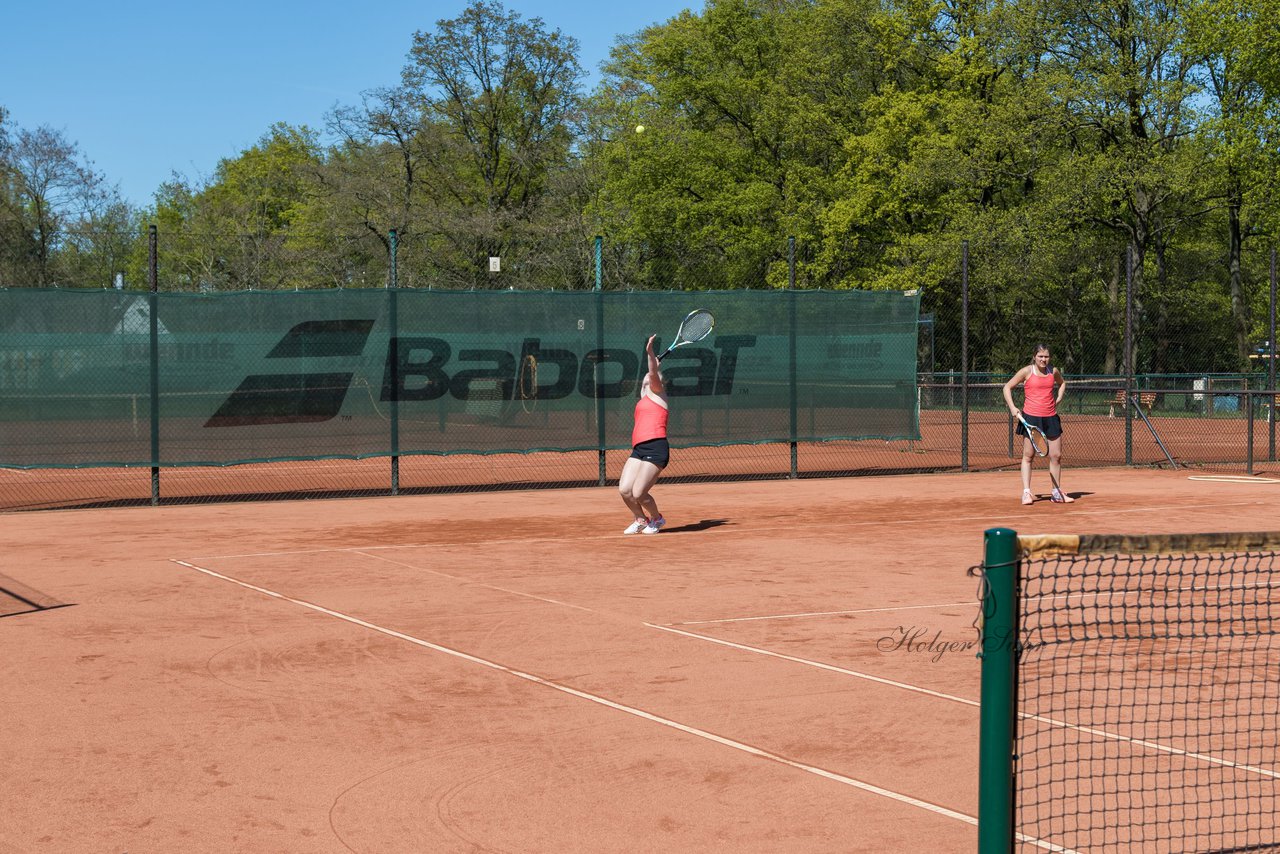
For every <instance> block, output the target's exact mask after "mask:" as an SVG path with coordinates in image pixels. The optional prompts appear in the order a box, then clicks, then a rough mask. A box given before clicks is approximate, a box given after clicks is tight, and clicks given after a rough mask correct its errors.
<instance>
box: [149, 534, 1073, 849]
mask: <svg viewBox="0 0 1280 854" xmlns="http://www.w3.org/2000/svg"><path fill="white" fill-rule="evenodd" d="M171 560H172V561H173V562H174V563H176V564H178V565H179V566H185V567H187V568H188V569H193V570H195V571H196V572H201V573H204V574H205V575H208V576H211V577H213V578H218V579H221V580H223V581H229V582H231V583H232V584H237V585H239V586H240V587H243V588H245V589H246V590H252V591H254V592H255V593H261V594H263V595H264V596H270V597H271V598H273V599H279V600H281V601H284V602H289V603H290V604H293V605H298V606H299V607H302V608H307V609H309V610H311V611H316V612H317V613H320V614H325V615H326V616H330V617H334V618H336V619H339V620H343V621H344V622H347V623H351V624H352V625H356V626H360V627H361V628H365V629H369V630H370V631H374V632H378V633H380V634H384V635H387V636H388V637H393V638H396V639H398V640H402V641H406V642H407V643H411V644H415V645H417V646H421V647H424V648H426V649H430V650H433V651H435V652H439V653H443V654H445V655H450V656H453V657H454V658H460V659H462V660H463V661H468V662H470V663H472V664H478V665H480V666H481V667H487V668H489V669H490V670H496V671H498V672H500V673H505V674H507V675H508V676H514V677H516V678H517V679H523V680H525V681H526V682H532V683H534V684H535V685H541V686H543V687H544V688H550V689H552V690H554V691H560V692H561V693H564V694H568V695H570V696H572V697H577V698H578V699H580V700H586V701H588V702H591V703H596V704H598V705H601V706H604V707H606V708H609V709H613V710H614V711H618V712H623V713H625V714H628V715H634V716H635V717H638V718H641V719H643V720H646V721H650V722H651V723H656V724H660V725H661V726H665V727H669V728H671V729H674V730H678V731H679V732H683V733H686V734H687V735H692V736H696V737H698V738H702V739H706V740H707V741H711V742H714V743H716V744H719V745H722V746H724V747H730V748H733V749H734V750H740V751H742V752H743V753H748V754H751V755H752V756H758V757H760V758H761V759H767V760H769V761H770V762H776V763H778V764H780V765H785V766H787V767H788V768H795V769H796V770H799V771H804V772H806V773H809V774H814V775H816V776H818V777H823V778H825V779H827V780H832V781H834V782H837V783H842V784H844V785H846V786H851V787H853V788H855V789H859V790H861V791H863V792H868V793H870V794H873V795H878V796H879V797H882V798H888V799H890V800H894V801H897V802H898V803H902V804H907V805H908V806H913V807H918V808H919V809H923V810H927V811H929V812H932V813H934V814H936V815H940V816H944V817H946V818H950V819H955V820H956V821H962V822H964V823H966V824H970V825H974V826H977V824H978V820H977V819H976V818H974V817H973V816H971V815H966V814H965V813H962V812H957V811H955V810H952V809H948V808H946V807H944V806H940V805H938V804H932V803H929V802H928V801H922V800H920V799H918V798H913V797H911V796H910V795H904V794H902V793H900V792H893V791H890V790H888V789H883V788H881V787H879V786H876V785H873V784H871V783H867V782H864V781H862V780H856V779H854V778H853V777H846V776H845V775H843V774H837V773H835V772H834V771H828V770H826V769H824V768H819V767H817V766H815V765H807V764H805V763H803V762H797V761H796V760H794V759H788V758H787V757H785V756H780V755H778V754H776V753H771V752H770V751H767V750H764V749H762V748H759V747H754V746H752V745H750V744H746V743H745V742H741V741H735V740H734V739H731V738H726V737H724V736H722V735H716V734H715V733H713V732H708V731H707V730H703V729H698V728H697V727H693V726H689V725H688V724H682V723H680V722H679V721H674V720H671V719H670V718H664V717H662V716H660V715H655V714H653V713H652V712H646V711H644V710H643V709H638V708H636V707H634V706H628V705H624V704H622V703H617V702H614V701H613V700H609V699H606V698H604V697H601V696H598V695H596V694H589V693H587V692H586V691H580V690H578V689H577V688H570V687H569V686H568V685H562V684H560V683H559V682H553V681H551V680H550V679H544V678H542V677H541V676H535V675H533V674H531V673H525V672H524V671H521V670H516V669H514V668H511V667H507V666H506V665H504V664H498V663H497V662H495V661H489V660H488V659H484V658H479V657H477V656H474V655H471V654H469V653H465V652H461V651H459V650H456V649H450V648H449V647H446V646H441V645H439V644H436V643H432V642H431V641H427V640H423V639H422V638H416V637H414V636H412V635H407V634H405V633H403V632H398V631H396V630H395V629H388V628H385V627H383V626H379V625H375V624H374V623H370V622H368V621H366V620H362V619H360V618H359V617H353V616H350V615H348V614H343V613H341V612H339V611H334V610H332V609H329V608H325V607H324V606H322V605H316V604H315V603H312V602H307V601H305V600H302V599H295V598H293V597H292V596H286V595H284V594H283V593H277V592H275V591H274V590H268V589H267V588H265V587H259V586H257V585H255V584H250V583H249V582H247V581H241V580H240V579H238V578H232V577H231V576H229V575H223V574H222V573H220V572H215V571H214V570H212V569H206V568H205V567H202V566H197V565H196V564H194V563H189V562H187V561H185V560H178V559H176V558H171ZM1031 841H1038V840H1031ZM1040 844H1041V845H1042V846H1043V847H1048V848H1049V850H1054V851H1063V850H1065V849H1061V848H1056V847H1050V846H1048V845H1047V844H1045V843H1040Z"/></svg>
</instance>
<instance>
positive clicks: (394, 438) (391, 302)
mask: <svg viewBox="0 0 1280 854" xmlns="http://www.w3.org/2000/svg"><path fill="white" fill-rule="evenodd" d="M388 237H389V238H390V241H391V276H390V278H389V279H388V280H387V289H388V291H389V293H388V294H387V299H388V305H387V320H388V323H389V325H390V326H391V389H392V391H391V494H392V495H399V494H400V376H399V374H400V353H399V350H400V346H399V343H398V342H399V338H400V318H399V315H398V308H399V306H398V303H399V291H400V277H399V273H398V272H397V270H396V255H397V253H398V251H399V245H398V242H397V240H396V230H395V229H394V228H393V229H391V232H390V234H389V235H388Z"/></svg>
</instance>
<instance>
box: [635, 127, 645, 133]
mask: <svg viewBox="0 0 1280 854" xmlns="http://www.w3.org/2000/svg"><path fill="white" fill-rule="evenodd" d="M636 133H644V125H636Z"/></svg>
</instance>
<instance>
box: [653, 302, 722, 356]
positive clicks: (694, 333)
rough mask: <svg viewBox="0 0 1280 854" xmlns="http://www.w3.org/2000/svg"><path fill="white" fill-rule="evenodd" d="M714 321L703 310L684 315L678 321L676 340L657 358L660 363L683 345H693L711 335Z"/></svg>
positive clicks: (699, 309)
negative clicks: (682, 318)
mask: <svg viewBox="0 0 1280 854" xmlns="http://www.w3.org/2000/svg"><path fill="white" fill-rule="evenodd" d="M715 325H716V319H715V318H714V317H712V316H711V312H709V311H707V310H706V309H705V308H698V309H694V310H693V311H691V312H689V313H688V314H687V315H685V318H684V320H682V321H680V328H679V329H678V330H676V338H675V340H674V341H672V342H671V346H670V347H668V348H667V349H665V350H663V351H662V355H661V356H659V357H658V361H659V362H661V361H662V360H663V359H665V358H666V357H667V354H668V353H670V352H671V351H672V350H674V349H675V348H677V347H683V346H684V345H685V344H693V343H694V342H696V341H701V340H702V339H703V338H706V337H707V336H708V335H710V334H711V330H712V329H714V328H715Z"/></svg>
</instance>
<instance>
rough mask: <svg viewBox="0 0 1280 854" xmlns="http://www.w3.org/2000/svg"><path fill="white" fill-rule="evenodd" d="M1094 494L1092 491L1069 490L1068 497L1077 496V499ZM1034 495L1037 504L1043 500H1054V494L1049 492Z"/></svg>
mask: <svg viewBox="0 0 1280 854" xmlns="http://www.w3.org/2000/svg"><path fill="white" fill-rule="evenodd" d="M1093 494H1094V493H1092V492H1072V491H1071V490H1067V497H1069V498H1076V499H1079V498H1087V497H1088V496H1090V495H1093ZM1034 495H1035V500H1036V504H1039V503H1040V502H1041V501H1052V500H1053V494H1052V493H1049V492H1037V493H1035V494H1034Z"/></svg>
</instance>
